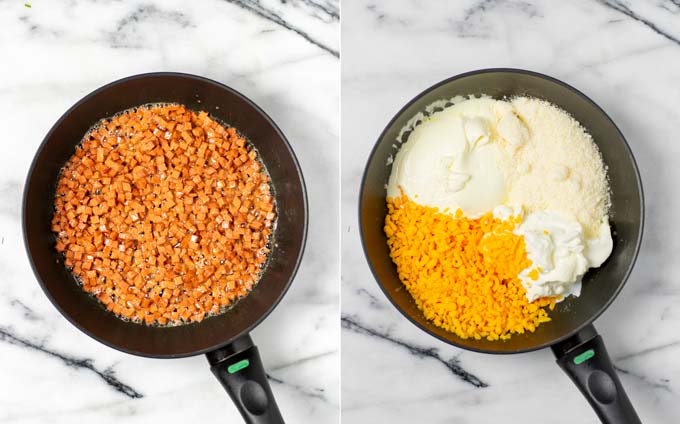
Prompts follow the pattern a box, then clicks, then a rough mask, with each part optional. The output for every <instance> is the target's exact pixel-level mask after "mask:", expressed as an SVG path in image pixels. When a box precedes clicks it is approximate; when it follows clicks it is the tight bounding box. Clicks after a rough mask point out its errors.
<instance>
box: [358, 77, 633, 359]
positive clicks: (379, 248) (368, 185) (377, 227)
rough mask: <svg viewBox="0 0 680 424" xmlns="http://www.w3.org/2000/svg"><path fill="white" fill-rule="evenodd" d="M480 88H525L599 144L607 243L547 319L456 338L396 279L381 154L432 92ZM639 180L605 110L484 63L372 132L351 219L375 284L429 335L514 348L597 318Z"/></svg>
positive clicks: (624, 249)
mask: <svg viewBox="0 0 680 424" xmlns="http://www.w3.org/2000/svg"><path fill="white" fill-rule="evenodd" d="M482 94H486V95H489V96H492V97H494V98H498V99H501V98H504V97H513V96H520V95H524V96H530V97H536V98H539V99H544V100H547V101H549V102H551V103H553V104H555V105H557V106H559V107H561V108H562V109H564V110H566V111H567V112H569V113H570V114H571V115H572V116H573V117H574V118H575V119H576V120H578V121H579V122H580V123H581V124H582V125H583V126H584V127H585V128H586V130H587V131H588V132H589V133H590V134H591V135H592V136H593V139H594V141H595V143H596V144H597V146H598V147H599V149H600V152H602V157H603V159H604V163H605V165H606V166H607V167H608V174H609V184H610V187H611V200H612V207H611V212H610V224H611V227H612V231H613V234H612V235H613V238H614V249H613V252H612V255H611V256H610V258H609V259H608V260H607V261H606V262H605V263H604V264H603V265H602V266H601V267H600V268H597V269H592V270H590V271H589V272H588V273H587V274H586V275H585V278H584V280H583V289H582V292H581V295H580V297H576V298H575V297H569V298H567V299H566V300H565V301H563V302H560V303H558V304H557V306H556V308H555V310H554V311H552V312H550V317H551V318H552V321H550V322H548V323H544V324H541V325H540V326H539V327H538V328H537V329H536V331H535V332H534V333H525V334H514V335H513V336H512V337H511V338H510V339H509V340H507V341H494V342H491V341H487V340H474V339H467V340H464V339H461V338H460V337H458V336H456V335H455V334H454V333H451V332H448V331H446V330H444V329H441V328H439V327H437V326H435V325H434V324H432V323H431V322H430V321H428V320H427V319H426V318H425V316H424V315H423V313H422V312H421V311H420V310H419V309H418V308H417V307H416V305H415V303H414V301H413V298H412V297H411V295H410V294H409V292H408V291H407V290H406V289H405V287H404V285H403V284H402V282H401V281H400V280H399V277H398V275H397V270H396V267H395V265H394V264H393V262H392V260H391V259H390V257H389V249H388V246H387V240H386V237H385V233H384V232H383V224H384V220H385V215H386V214H387V207H386V204H385V195H386V192H385V184H386V183H387V180H388V178H389V175H390V171H391V167H390V166H387V159H388V157H389V156H390V155H393V154H394V153H395V149H394V148H393V147H392V144H396V141H395V140H396V138H397V135H398V134H399V130H400V129H401V128H402V127H403V126H404V125H405V124H406V121H407V120H409V119H410V118H411V117H413V116H414V115H415V114H416V113H418V112H420V111H423V110H424V108H425V106H427V105H429V104H431V103H432V102H434V101H435V100H442V99H450V98H452V97H454V96H458V95H462V96H467V95H475V96H478V95H482ZM643 205H644V202H643V195H642V183H641V181H640V176H639V173H638V170H637V166H636V164H635V160H634V158H633V156H632V154H631V151H630V148H629V147H628V144H627V143H626V140H625V139H624V137H623V135H622V134H621V132H620V131H619V130H618V128H617V127H616V125H614V123H613V122H612V121H611V119H609V117H608V116H607V115H606V114H605V112H604V111H603V110H602V109H600V108H599V107H598V106H597V105H596V104H595V103H594V102H593V101H591V100H590V99H588V98H587V97H586V96H585V95H584V94H582V93H580V92H579V91H577V90H576V89H574V88H572V87H570V86H568V85H566V84H564V83H562V82H560V81H558V80H555V79H553V78H550V77H547V76H545V75H541V74H537V73H533V72H529V71H523V70H515V69H489V70H483V71H475V72H471V73H468V74H463V75H459V76H457V77H453V78H451V79H448V80H446V81H443V82H441V83H439V84H437V85H435V86H433V87H431V88H429V89H427V90H425V92H423V93H421V94H420V95H419V96H417V97H416V98H415V99H414V100H412V101H411V102H410V103H409V104H407V105H406V106H405V107H404V108H403V109H402V110H400V111H399V112H398V113H397V115H396V116H395V117H394V119H392V121H391V122H390V123H389V124H388V125H387V127H386V128H385V130H384V131H383V133H382V134H381V135H380V137H379V139H378V142H377V143H376V145H375V147H374V148H373V151H372V153H371V156H370V158H369V160H368V164H367V166H366V170H365V172H364V178H363V181H362V183H361V194H360V199H359V219H360V228H361V236H362V243H363V246H364V251H365V253H366V258H367V259H368V263H369V265H370V267H371V270H372V271H373V274H374V276H375V278H376V280H377V281H378V283H379V285H380V287H381V289H382V290H383V291H384V292H385V294H386V295H387V297H388V298H389V299H390V301H391V302H392V303H393V304H394V305H395V306H396V307H397V309H398V310H399V311H400V312H401V313H402V314H404V315H405V316H406V317H407V318H408V319H409V320H411V321H412V322H413V323H414V324H416V325H417V326H418V327H420V328H421V329H423V330H425V331H427V332H428V333H430V334H432V335H433V336H435V337H437V338H439V339H441V340H443V341H445V342H448V343H451V344H453V345H456V346H459V347H462V348H465V349H470V350H475V351H480V352H487V353H518V352H524V351H530V350H534V349H540V348H543V347H547V346H549V345H552V344H554V343H556V342H559V341H562V340H564V339H566V338H568V337H569V336H571V335H573V334H575V333H577V332H578V331H579V330H580V329H582V328H583V327H585V326H586V325H588V324H589V323H591V322H592V321H593V320H594V319H595V318H597V317H598V316H599V315H600V314H601V313H602V312H603V311H604V310H605V309H606V308H607V306H609V304H610V303H611V302H612V301H613V300H614V298H615V297H616V295H617V294H618V293H619V291H620V290H621V288H622V287H623V285H624V283H625V282H626V279H627V278H628V275H629V274H630V272H631V270H632V268H633V264H634V262H635V258H636V256H637V252H638V249H639V247H640V242H641V239H642V227H643V218H644V210H643V208H644V206H643Z"/></svg>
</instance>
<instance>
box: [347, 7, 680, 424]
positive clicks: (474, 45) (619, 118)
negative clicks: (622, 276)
mask: <svg viewBox="0 0 680 424" xmlns="http://www.w3.org/2000/svg"><path fill="white" fill-rule="evenodd" d="M342 13H343V21H342V64H341V67H342V82H341V85H342V88H341V91H342V140H341V143H342V147H343V149H342V152H341V166H342V172H343V185H342V189H341V202H342V203H341V208H342V209H341V215H342V221H341V225H342V229H343V231H342V233H341V234H342V235H341V240H342V243H341V244H342V248H341V258H342V259H341V260H342V290H341V292H342V316H343V330H342V352H343V354H342V380H341V381H342V395H343V396H342V410H343V411H342V417H343V420H344V421H346V422H351V423H373V422H393V423H411V422H428V423H496V422H501V421H502V422H541V423H546V424H552V423H555V424H557V423H563V422H567V421H568V422H597V417H596V416H595V414H594V413H593V412H592V410H591V409H590V407H589V405H588V404H587V402H586V401H585V400H584V399H583V398H582V396H581V394H580V393H579V392H578V390H577V389H576V388H575V387H574V386H573V385H572V383H571V382H570V381H569V380H568V378H567V377H566V376H565V375H564V374H563V373H562V371H561V370H560V369H559V368H558V367H557V366H556V365H555V363H554V357H553V355H552V352H550V351H549V350H542V351H537V352H532V353H527V354H521V355H506V356H496V355H484V354H478V353H474V352H468V351H464V350H461V349H457V348H455V347H452V346H449V345H447V344H445V343H443V342H440V341H439V340H436V339H434V338H433V337H430V336H429V335H427V334H425V333H423V332H422V331H420V330H419V329H418V328H416V327H415V326H414V325H413V324H411V323H410V322H408V321H407V320H406V319H404V318H403V317H402V316H401V314H399V313H398V312H397V311H396V309H395V308H394V307H393V306H392V305H391V304H390V303H389V302H388V301H387V299H386V298H385V296H384V295H383V294H382V292H381V290H380V289H379V288H378V286H377V284H376V283H375V281H374V279H373V276H372V274H371V272H370V271H369V269H368V265H367V264H366V261H365V259H364V256H363V253H362V251H361V247H360V241H359V233H358V230H357V196H358V188H359V183H360V179H361V174H362V171H363V166H364V164H365V163H366V160H367V158H368V154H369V152H370V149H371V148H372V147H373V144H374V143H375V141H376V140H377V138H378V135H379V134H380V132H381V131H382V129H383V127H384V126H385V125H386V124H387V123H388V122H389V120H390V119H391V118H392V116H393V115H394V114H395V113H396V112H397V111H398V110H399V109H400V108H401V107H402V106H403V105H404V104H406V102H408V101H409V100H410V99H411V98H413V97H414V96H415V95H417V94H418V93H420V92H421V91H422V90H424V89H425V88H427V87H429V86H431V85H433V84H435V83H436V82H438V81H441V80H443V79H445V78H448V77H451V76H453V75H456V74H459V73H462V72H466V71H471V70H475V69H481V68H490V67H516V68H525V69H530V70H534V71H538V72H543V73H546V74H549V75H552V76H555V77H557V78H559V79H562V80H564V81H566V82H567V83H569V84H571V85H573V86H575V87H577V88H578V89H580V90H582V91H584V92H585V93H586V94H587V95H588V96H590V97H591V98H592V99H593V100H595V101H596V102H597V103H598V104H599V105H600V106H602V107H603V108H604V109H605V110H606V111H607V113H608V114H609V115H610V116H611V117H612V119H613V120H614V122H616V123H617V125H618V126H619V127H620V128H621V130H622V131H623V133H624V135H625V136H626V138H627V140H628V142H629V144H630V146H631V148H632V150H633V152H634V154H635V156H636V159H637V162H638V166H639V167H640V172H641V174H642V181H643V185H644V189H645V196H646V206H647V215H646V228H645V236H644V239H643V246H642V249H641V253H640V256H639V258H638V262H637V264H636V267H635V270H634V272H633V274H632V276H631V277H630V279H629V281H628V283H627V285H626V287H625V288H624V290H623V292H622V293H621V294H620V295H619V297H618V298H617V299H616V302H614V304H613V305H612V306H611V307H610V308H609V309H608V310H607V312H605V314H604V315H603V316H602V317H600V318H599V319H598V320H597V321H596V323H595V326H596V327H597V329H598V331H599V332H600V333H601V334H602V335H603V337H604V339H605V341H606V343H607V347H608V350H609V353H610V355H611V357H612V359H613V361H614V363H615V365H616V367H617V368H618V369H619V373H620V376H621V379H622V381H623V384H624V385H625V387H626V389H627V391H628V394H629V397H630V398H631V400H632V402H633V404H634V405H635V407H636V408H637V410H638V413H639V415H640V417H641V418H642V420H643V422H645V423H659V424H662V423H671V422H677V421H678V419H680V403H679V402H678V399H680V361H678V359H677V358H678V357H679V355H680V331H679V330H678V329H679V328H680V306H678V305H680V283H678V279H677V276H678V272H680V261H678V260H677V252H678V251H679V250H680V240H679V239H678V238H677V237H676V236H675V231H673V229H672V228H673V227H672V226H673V225H674V223H675V217H676V215H677V213H676V212H675V211H676V210H678V208H680V187H679V186H678V185H677V184H676V182H675V181H676V180H677V179H678V178H680V173H679V171H678V167H677V161H678V158H680V145H678V143H676V142H675V140H676V139H677V137H678V134H679V132H678V130H677V123H678V122H680V45H678V42H677V41H678V39H680V4H678V2H677V1H673V0H661V1H651V0H650V1H635V2H632V1H617V0H578V1H573V2H552V1H548V0H531V1H524V0H465V1H457V2H422V1H415V0H398V1H390V2H380V1H356V2H343V10H342ZM449 364H453V365H455V367H453V368H452V367H449V366H448V365H449ZM468 375H469V376H472V377H474V379H472V377H470V379H472V381H474V382H477V383H483V384H471V382H470V381H468V379H466V378H465V376H468Z"/></svg>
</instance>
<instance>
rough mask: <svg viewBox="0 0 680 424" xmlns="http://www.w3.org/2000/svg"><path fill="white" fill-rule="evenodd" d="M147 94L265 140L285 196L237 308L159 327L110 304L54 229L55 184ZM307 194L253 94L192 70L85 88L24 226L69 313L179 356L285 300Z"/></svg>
mask: <svg viewBox="0 0 680 424" xmlns="http://www.w3.org/2000/svg"><path fill="white" fill-rule="evenodd" d="M147 103H180V104H183V105H185V106H187V107H189V108H190V109H193V110H196V111H200V110H204V111H206V112H208V113H210V114H211V115H212V116H214V117H216V118H217V119H219V120H220V121H222V122H224V123H226V124H228V125H231V126H234V127H236V128H237V129H238V131H240V132H241V133H242V134H243V135H244V136H245V137H246V138H247V139H248V140H249V141H250V142H251V143H252V144H253V145H254V146H255V148H256V149H257V151H258V153H259V156H260V159H261V160H262V162H263V163H264V165H265V167H266V168H267V171H268V172H269V174H270V177H271V183H272V186H273V192H274V196H275V200H276V204H277V209H278V216H277V226H276V230H275V232H274V234H273V236H272V242H273V246H272V251H271V253H270V258H269V260H268V261H267V264H266V268H265V269H264V272H263V274H262V277H261V279H260V280H259V282H258V283H257V284H256V285H255V286H254V287H253V289H252V291H251V293H249V294H248V295H247V296H245V297H244V298H242V299H241V300H239V301H238V302H236V303H235V304H234V305H233V306H232V307H231V308H230V309H229V310H228V311H227V312H225V313H222V314H220V315H217V316H214V317H209V318H206V319H204V320H203V321H201V322H200V323H192V324H187V325H181V326H175V327H150V326H146V325H143V324H138V323H133V322H126V321H123V320H121V319H119V318H117V317H116V316H115V315H113V314H112V313H109V312H108V311H106V310H105V309H104V308H103V306H102V305H101V304H100V303H99V302H98V301H97V300H96V299H94V298H93V297H92V296H90V295H88V294H86V293H85V292H84V291H82V290H81V289H80V287H78V285H77V283H76V281H75V280H74V278H73V276H72V275H71V273H70V272H68V271H67V270H66V269H65V268H64V267H63V265H61V264H60V263H58V261H57V260H58V259H59V258H58V255H57V254H56V252H55V250H54V235H53V234H52V232H51V231H50V221H51V218H52V213H53V206H52V205H53V200H54V188H55V186H56V182H57V179H58V175H59V172H60V169H61V167H62V166H63V164H64V163H65V162H66V160H67V159H68V158H69V157H70V156H71V155H72V154H73V152H74V149H75V146H76V145H77V144H78V143H79V142H80V141H81V139H82V137H83V136H84V135H85V133H86V132H87V130H88V129H89V128H90V127H91V126H92V125H93V124H94V123H96V122H97V121H98V120H100V119H102V118H106V117H109V116H112V115H113V114H115V113H117V112H120V111H122V110H125V109H129V108H132V107H135V106H139V105H142V104H147ZM306 202H307V200H306V194H305V190H304V184H303V181H302V175H301V173H300V170H299V167H298V164H297V161H296V159H295V157H294V154H293V152H292V150H291V149H290V146H289V145H288V143H287V141H286V140H285V138H284V136H283V135H282V134H281V132H280V131H279V130H278V128H277V127H276V126H275V125H274V123H273V122H272V121H271V120H270V119H269V118H268V117H267V116H266V115H265V114H264V113H263V112H262V111H261V110H260V109H259V108H257V107H256V106H255V105H254V104H253V103H251V102H250V101H249V100H247V99H246V98H244V97H243V96H241V95H240V94H238V93H236V92H235V91H233V90H231V89H229V88H227V87H225V86H222V85H220V84H218V83H215V82H213V81H210V80H207V79H203V78H199V77H195V76H191V75H184V74H173V73H158V74H145V75H140V76H136V77H130V78H127V79H124V80H120V81H117V82H115V83H112V84H109V85H107V86H105V87H102V88H101V89H99V90H97V91H95V92H94V93H92V94H90V95H89V96H87V97H85V98H84V99H83V100H81V101H80V102H79V103H77V104H76V105H75V106H74V107H73V108H71V109H70V110H69V111H68V112H66V114H65V115H64V116H63V117H62V118H61V119H60V120H59V121H58V122H57V124H55V126H54V127H53V128H52V130H51V131H50V133H49V134H48V135H47V137H46V138H45V140H44V141H43V144H42V145H41V147H40V149H39V151H38V153H37V155H36V157H35V159H34V162H33V165H32V168H31V171H30V173H29V178H28V181H27V183H26V189H25V193H24V209H23V215H24V216H23V217H24V236H25V240H26V248H27V250H28V253H29V256H30V258H31V262H32V265H33V268H34V271H35V273H36V276H37V277H38V280H39V281H40V282H41V284H42V286H43V289H44V290H45V292H46V294H47V295H48V296H49V297H50V299H51V300H52V302H53V303H54V304H55V306H57V308H58V309H59V310H60V311H61V312H62V314H63V315H64V316H65V317H66V318H68V319H69V320H70V321H71V322H72V323H74V324H75V325H76V326H77V327H79V328H80V329H81V330H83V331H85V332H86V333H88V334H89V335H90V336H92V337H94V338H96V339H98V340H99V341H101V342H103V343H105V344H107V345H109V346H111V347H114V348H117V349H120V350H123V351H126V352H129V353H134V354H139V355H144V356H161V357H178V356H186V355H191V354H198V353H202V352H205V351H207V350H210V349H213V348H216V347H219V346H221V345H224V344H226V343H228V342H229V341H231V340H233V339H234V338H236V337H238V336H239V335H241V334H243V333H245V332H247V331H249V330H250V329H252V328H253V327H254V326H255V325H257V324H258V323H259V322H260V321H261V320H262V319H263V318H264V317H266V315H267V314H268V313H269V312H270V311H271V310H272V309H273V308H274V306H276V304H277V303H278V302H279V300H280V299H281V298H282V297H283V295H284V294H285V292H286V290H287V289H288V286H289V285H290V283H291V281H292V278H293V276H294V274H295V271H296V270H297V267H298V264H299V261H300V258H301V255H302V250H303V246H304V241H305V235H306V226H307V203H306Z"/></svg>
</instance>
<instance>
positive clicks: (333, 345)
mask: <svg viewBox="0 0 680 424" xmlns="http://www.w3.org/2000/svg"><path fill="white" fill-rule="evenodd" d="M27 3H30V5H31V7H30V8H29V7H27V6H25V5H24V1H21V2H20V1H0V52H1V53H0V134H2V136H1V139H0V146H1V148H2V152H1V154H0V275H1V277H0V358H1V360H0V423H17V424H18V423H22V424H23V423H46V422H50V423H69V424H71V423H78V422H97V423H114V422H115V423H120V422H125V423H149V422H164V423H188V422H233V423H236V422H242V421H241V419H240V416H239V414H238V412H237V411H236V408H235V407H234V406H233V404H232V402H231V400H230V399H229V398H228V396H227V395H226V393H225V392H224V391H223V389H222V387H221V386H220V385H219V383H218V382H217V381H216V380H215V379H214V377H213V376H212V374H211V373H210V370H209V367H208V363H207V361H206V359H205V358H204V357H202V356H198V357H193V358H187V359H178V360H154V359H145V358H139V357H135V356H131V355H127V354H123V353H120V352H118V351H115V350H112V349H110V348H107V347H105V346H104V345H101V344H99V343H98V342H96V341H94V340H92V339H90V338H88V337H87V336H86V335H84V334H82V333H81V332H80V331H78V330H77V329H76V328H75V327H73V326H72V325H71V324H69V323H68V322H67V321H66V320H65V319H64V318H62V317H61V316H60V314H59V313H58V312H57V310H56V309H55V308H54V307H53V306H52V305H51V304H50V302H49V301H48V300H47V298H46V297H45V296H44V295H43V293H42V290H41V289H40V288H39V286H38V283H37V282H36V280H35V278H34V276H33V273H32V272H31V269H30V266H29V263H28V260H27V257H26V254H25V251H24V247H23V241H22V235H21V227H20V215H19V211H20V208H21V206H20V205H21V195H22V190H23V185H24V180H25V177H26V173H27V171H28V167H29V164H30V161H31V159H32V157H33V154H34V152H35V150H36V148H37V146H38V145H39V143H40V142H41V141H42V139H43V137H44V136H45V134H46V133H47V130H48V129H49V128H50V127H51V126H52V124H53V123H54V122H55V121H56V120H57V118H59V116H61V114H62V113H63V112H64V111H65V110H66V109H67V108H68V107H70V106H71V105H72V104H73V103H75V102H76V101H77V100H78V99H80V98H81V97H83V96H84V95H85V94H87V93H89V92H90V91H92V90H94V89H95V88H97V87H99V86H101V85H103V84H105V83H108V82H110V81H113V80H116V79H118V78H122V77H125V76H128V75H133V74H137V73H143V72H150V71H180V72H189V73H194V74H199V75H203V76H206V77H208V78H212V79H215V80H217V81H220V82H223V83H225V84H227V85H229V86H231V87H233V88H235V89H237V90H238V91H240V92H242V93H244V94H245V95H247V96H248V97H250V98H251V99H252V100H253V101H255V102H256V103H258V104H259V105H260V106H261V107H262V108H263V109H264V110H265V111H266V112H267V113H268V114H269V115H270V116H271V117H272V118H273V119H274V120H275V121H276V122H277V124H278V125H279V126H280V127H281V128H282V130H283V132H284V133H285V134H286V135H287V137H288V139H289V140H290V142H291V144H292V146H293V149H294V150H295V152H296V154H297V156H298V159H299V160H300V163H301V165H302V168H303V172H304V174H305V177H306V182H307V190H308V193H309V200H310V229H309V238H308V242H307V250H306V255H305V258H304V260H303V263H302V266H301V268H300V271H299V273H298V275H297V278H296V280H295V282H294V284H293V285H292V287H291V290H290V291H289V292H288V294H287V296H286V297H285V299H284V300H283V302H282V303H281V304H280V305H279V306H278V307H277V309H276V310H275V311H274V312H273V313H272V315H270V316H269V318H268V319H267V320H266V321H264V322H263V323H262V324H261V325H260V326H259V327H258V328H257V329H256V330H255V331H254V332H253V338H254V339H255V341H256V343H257V344H258V345H259V347H260V351H261V354H262V357H263V360H264V362H265V366H266V368H267V370H268V372H269V374H270V376H271V377H272V387H273V390H274V392H275V395H276V397H277V400H278V403H279V406H280V408H281V410H282V413H283V415H284V416H285V417H286V418H287V420H288V422H293V423H295V422H297V423H308V422H315V423H335V422H337V421H338V418H339V412H338V408H339V390H338V384H339V370H338V367H337V363H338V361H339V353H338V349H339V339H340V337H339V332H340V329H339V324H338V319H339V318H338V317H339V310H338V296H339V288H338V277H337V276H338V272H339V270H338V265H337V256H338V249H339V247H338V245H339V243H338V239H339V236H338V233H337V232H336V231H329V229H330V228H337V225H338V221H339V218H338V212H337V209H338V188H337V187H338V179H339V172H338V162H339V158H338V156H339V154H338V150H337V139H338V134H339V125H340V124H339V116H338V115H339V90H340V88H339V76H338V71H339V60H338V50H339V16H338V8H339V5H338V1H337V0H289V1H286V2H281V1H278V0H260V1H257V0H254V1H245V0H244V1H241V0H225V1H221V0H206V1H201V2H185V1H181V0H170V1H166V0H163V1H161V0H133V1H125V2H123V1H94V0H74V1H69V2H56V1H52V0H27ZM189 3H190V4H191V6H190V7H189Z"/></svg>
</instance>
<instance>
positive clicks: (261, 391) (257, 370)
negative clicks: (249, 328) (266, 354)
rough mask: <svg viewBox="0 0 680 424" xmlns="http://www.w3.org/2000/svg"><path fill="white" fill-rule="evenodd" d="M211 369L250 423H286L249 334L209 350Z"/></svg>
mask: <svg viewBox="0 0 680 424" xmlns="http://www.w3.org/2000/svg"><path fill="white" fill-rule="evenodd" d="M206 356H207V357H208V362H209V363H210V370H211V371H212V373H213V374H215V377H217V379H218V380H219V381H220V383H221V384H222V386H223V387H224V389H225V390H226V391H227V393H229V396H230V397H231V399H232V400H233V401H234V403H235V404H236V407H237V408H238V410H239V412H240V413H241V415H242V416H243V419H244V420H245V422H246V423H247V424H284V421H283V418H282V417H281V412H279V407H278V406H277V405H276V400H274V395H273V394H272V389H271V387H270V386H269V381H268V380H267V374H266V373H265V372H264V367H263V366H262V360H261V359H260V353H259V352H258V349H257V346H255V344H254V343H253V340H252V339H251V338H250V335H249V334H246V335H244V336H240V337H239V338H238V339H236V340H234V341H233V342H231V343H230V344H228V345H227V346H224V347H222V348H220V349H217V350H214V351H212V352H208V353H207V354H206Z"/></svg>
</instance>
